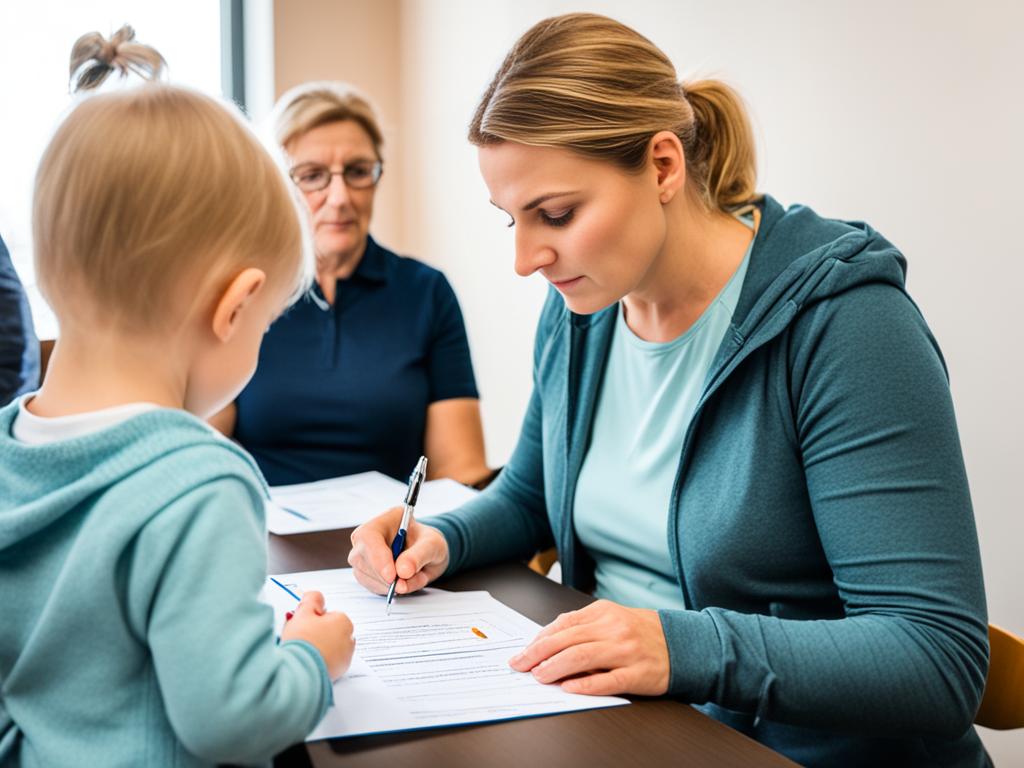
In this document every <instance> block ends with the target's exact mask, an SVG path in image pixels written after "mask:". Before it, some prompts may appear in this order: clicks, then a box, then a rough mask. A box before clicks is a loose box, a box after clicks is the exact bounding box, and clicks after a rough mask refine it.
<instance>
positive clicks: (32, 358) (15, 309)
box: [0, 239, 39, 406]
mask: <svg viewBox="0 0 1024 768" xmlns="http://www.w3.org/2000/svg"><path fill="white" fill-rule="evenodd" d="M38 386H39V340H38V339H37V338H36V334H35V329H34V328H33V326H32V312H31V310H30V309H29V306H28V298H27V297H26V296H25V290H24V288H23V287H22V285H21V280H19V279H18V273H17V272H15V270H14V265H13V264H12V263H11V256H10V254H9V253H8V252H7V246H6V245H4V241H3V239H0V406H2V405H6V404H7V403H9V402H11V401H12V400H14V398H16V397H18V396H19V395H21V394H23V393H25V392H31V391H32V390H34V389H36V388H37V387H38Z"/></svg>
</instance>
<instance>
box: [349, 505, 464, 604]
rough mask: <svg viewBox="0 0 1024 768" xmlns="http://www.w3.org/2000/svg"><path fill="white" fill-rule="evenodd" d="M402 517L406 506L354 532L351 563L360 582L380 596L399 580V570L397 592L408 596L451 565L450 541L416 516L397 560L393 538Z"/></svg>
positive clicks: (395, 508)
mask: <svg viewBox="0 0 1024 768" xmlns="http://www.w3.org/2000/svg"><path fill="white" fill-rule="evenodd" d="M401 520H402V507H394V508H393V509H389V510H388V511H387V512H385V513H384V514H382V515H379V516H377V517H375V518H373V520H370V521H368V522H365V523H363V524H362V525H361V526H359V527H358V528H356V529H355V530H354V531H353V532H352V551H351V552H349V555H348V564H349V565H351V566H352V568H353V570H354V571H355V576H356V581H358V582H359V583H360V584H362V585H363V586H364V587H366V588H367V589H368V590H370V591H371V592H375V593H376V594H378V595H383V594H385V593H386V592H387V591H388V587H390V586H391V582H393V581H394V580H395V575H396V569H397V575H398V586H397V587H396V588H395V592H396V593H397V594H399V595H406V594H409V593H410V592H415V591H416V590H418V589H423V587H425V586H427V584H429V583H430V582H432V581H433V580H434V579H436V578H437V577H438V576H440V575H441V574H442V573H444V572H445V569H447V568H448V542H446V541H445V538H444V536H443V535H442V534H441V532H440V531H439V530H437V529H436V528H432V527H430V526H429V525H423V523H420V522H418V521H417V520H416V519H415V518H413V519H412V520H410V522H409V530H408V531H407V533H406V539H405V551H404V552H402V554H401V555H399V556H398V559H397V560H395V559H394V557H393V556H392V554H391V541H392V540H393V539H394V537H395V534H396V533H397V532H398V526H399V525H400V523H401Z"/></svg>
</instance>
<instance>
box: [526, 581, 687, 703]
mask: <svg viewBox="0 0 1024 768" xmlns="http://www.w3.org/2000/svg"><path fill="white" fill-rule="evenodd" d="M509 665H510V666H511V667H512V668H513V669H515V670H517V671H519V672H531V671H532V672H533V676H534V677H535V678H536V679H537V680H538V681H540V682H542V683H554V682H557V681H559V680H561V681H562V689H563V690H565V691H568V692H569V693H586V694H591V695H595V696H596V695H611V694H616V693H636V694H641V695H645V696H660V695H661V694H663V693H665V692H666V691H667V690H668V680H669V661H668V646H667V645H666V643H665V633H664V631H663V630H662V628H661V619H660V618H659V617H658V612H657V611H652V610H648V609H643V608H626V607H625V606H622V605H619V604H618V603H613V602H610V601H608V600H598V601H597V602H596V603H591V604H590V605H588V606H587V607H586V608H582V609H580V610H578V611H572V612H570V613H563V614H562V615H561V616H559V617H558V618H557V619H555V620H554V621H553V622H551V623H550V624H548V625H547V626H546V627H544V629H542V630H541V631H540V632H538V633H537V636H536V637H535V638H534V639H533V642H532V643H530V644H529V645H528V646H527V647H526V648H525V649H524V650H523V651H522V653H520V654H519V655H517V656H514V657H512V658H511V659H510V660H509Z"/></svg>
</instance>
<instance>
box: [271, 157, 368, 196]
mask: <svg viewBox="0 0 1024 768" xmlns="http://www.w3.org/2000/svg"><path fill="white" fill-rule="evenodd" d="M383 170H384V164H383V163H381V161H380V160H377V161H376V162H371V161H369V160H359V161H357V162H355V163H352V164H351V165H346V166H343V167H342V169H341V170H340V171H332V170H331V169H330V168H328V167H327V166H326V165H321V164H320V163H303V164H302V165H297V166H295V167H294V168H292V169H291V170H290V171H288V175H289V176H290V177H291V179H292V181H294V182H295V186H297V187H298V188H299V189H301V190H302V191H303V192H319V191H321V190H323V189H327V187H328V186H330V184H331V179H332V178H333V177H335V176H341V180H342V181H344V182H345V186H347V187H348V188H349V189H368V188H369V187H372V186H374V185H375V184H376V183H377V182H378V181H380V175H381V173H382V172H383Z"/></svg>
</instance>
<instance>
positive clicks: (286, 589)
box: [270, 576, 302, 603]
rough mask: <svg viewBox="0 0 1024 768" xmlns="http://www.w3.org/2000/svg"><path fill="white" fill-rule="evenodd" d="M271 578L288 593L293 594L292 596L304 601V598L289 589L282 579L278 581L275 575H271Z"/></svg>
mask: <svg viewBox="0 0 1024 768" xmlns="http://www.w3.org/2000/svg"><path fill="white" fill-rule="evenodd" d="M270 580H271V581H272V582H274V583H275V584H277V586H279V587H280V588H281V589H283V590H284V591H285V592H287V593H288V594H289V595H291V596H292V597H294V598H295V599H296V600H298V601H299V602H300V603H301V602H302V598H301V597H299V596H298V595H296V594H295V593H294V592H292V591H291V590H290V589H288V587H286V586H285V585H284V584H282V583H281V582H280V581H278V580H277V579H275V578H274V577H273V576H271V577H270Z"/></svg>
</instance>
